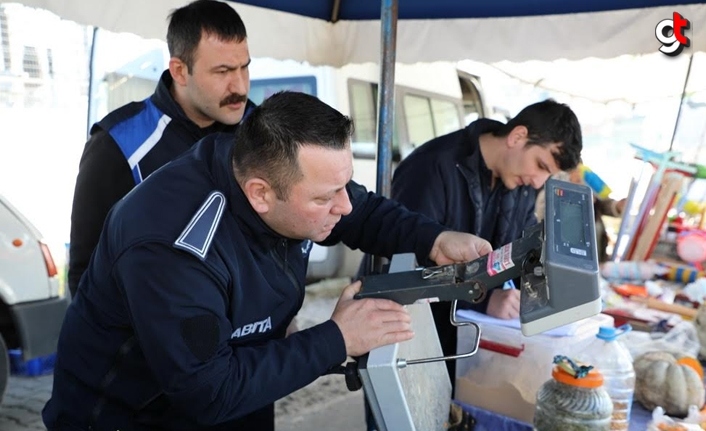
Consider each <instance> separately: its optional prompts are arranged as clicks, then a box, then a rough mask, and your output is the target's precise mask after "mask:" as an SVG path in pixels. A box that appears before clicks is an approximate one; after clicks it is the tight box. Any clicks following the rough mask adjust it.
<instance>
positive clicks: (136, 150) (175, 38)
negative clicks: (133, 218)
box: [69, 0, 253, 296]
mask: <svg viewBox="0 0 706 431" xmlns="http://www.w3.org/2000/svg"><path fill="white" fill-rule="evenodd" d="M167 45H168V47H169V53H170V56H171V59H170V60H169V69H168V70H165V71H164V73H162V76H161V78H160V80H159V83H158V85H157V88H156V90H155V92H154V94H153V95H152V96H150V97H149V98H147V99H145V100H143V101H141V102H133V103H129V104H127V105H125V106H123V107H121V108H118V109H116V110H115V111H113V112H111V113H110V114H108V115H107V116H106V117H105V118H103V119H102V120H101V121H100V122H98V123H97V124H95V125H94V126H93V128H92V129H91V136H90V138H89V139H88V142H87V143H86V146H85V148H84V151H83V155H82V157H81V162H80V165H79V172H78V177H77V179H76V187H75V190H74V200H73V208H72V212H71V243H70V250H69V289H70V291H71V295H72V296H75V295H76V289H77V288H78V283H79V280H80V278H81V276H82V275H83V273H84V271H85V270H86V268H87V267H88V262H89V260H90V257H91V253H93V250H94V249H95V247H96V244H97V243H98V238H99V236H100V231H101V227H102V226H103V222H104V221H105V218H106V215H107V214H108V211H109V210H110V208H111V207H112V206H113V205H114V204H115V203H116V202H117V201H119V200H120V199H121V198H122V197H123V196H125V195H126V194H127V193H128V192H129V191H130V190H132V188H133V187H135V186H136V185H138V184H140V183H141V182H142V181H143V180H144V179H145V178H147V176H148V175H150V174H151V173H152V172H154V171H155V170H157V169H159V168H160V167H161V166H162V165H164V164H166V163H167V162H169V161H171V160H172V159H174V158H176V156H178V155H180V154H182V153H183V152H184V151H186V150H188V149H189V148H191V146H192V145H193V144H194V143H195V142H196V141H198V140H199V139H201V138H203V137H204V136H206V135H208V134H210V133H213V132H234V131H235V128H236V127H237V124H238V123H239V122H240V120H241V119H242V118H243V116H244V115H245V114H246V113H247V112H248V111H249V110H250V109H252V107H253V104H252V102H250V101H249V100H248V98H247V94H248V91H249V90H250V76H249V72H248V65H249V64H250V53H249V51H248V43H247V34H246V30H245V25H244V24H243V21H242V20H241V19H240V16H239V15H238V13H237V12H235V10H234V9H233V8H232V7H230V6H229V5H227V4H226V3H223V2H219V1H215V0H197V1H195V2H193V3H190V4H188V5H186V6H184V7H181V8H179V9H176V10H175V11H174V12H173V13H172V14H171V16H170V22H169V28H168V31H167Z"/></svg>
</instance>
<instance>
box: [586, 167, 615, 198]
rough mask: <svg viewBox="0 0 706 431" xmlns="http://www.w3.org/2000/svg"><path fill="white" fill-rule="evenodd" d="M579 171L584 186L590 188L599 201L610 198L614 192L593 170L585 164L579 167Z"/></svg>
mask: <svg viewBox="0 0 706 431" xmlns="http://www.w3.org/2000/svg"><path fill="white" fill-rule="evenodd" d="M578 170H579V172H580V173H581V178H582V179H583V182H584V184H586V185H587V186H589V187H590V188H591V190H593V193H594V194H595V195H596V196H597V197H598V198H599V199H606V198H608V196H609V195H610V192H611V191H612V190H611V189H610V187H608V184H606V183H605V181H603V180H602V179H601V177H599V176H598V175H597V174H596V173H595V172H593V171H592V170H591V168H589V167H588V166H586V165H584V164H583V163H581V164H579V165H578Z"/></svg>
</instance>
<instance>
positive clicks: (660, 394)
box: [633, 351, 706, 417]
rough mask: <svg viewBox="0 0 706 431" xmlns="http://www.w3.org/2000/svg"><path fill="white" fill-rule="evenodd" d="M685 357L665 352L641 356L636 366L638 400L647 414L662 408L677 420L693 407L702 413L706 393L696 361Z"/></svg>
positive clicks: (635, 363)
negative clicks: (695, 364)
mask: <svg viewBox="0 0 706 431" xmlns="http://www.w3.org/2000/svg"><path fill="white" fill-rule="evenodd" d="M685 357H686V356H685V355H681V354H679V353H670V352H664V351H659V352H647V353H644V354H642V355H640V356H638V357H637V358H636V359H635V361H634V363H633V366H634V368H635V399H636V400H637V401H638V402H639V403H640V404H642V405H643V406H644V407H645V408H646V409H648V410H654V409H655V407H657V406H661V407H662V408H663V409H664V411H665V413H666V414H668V415H670V416H676V417H684V416H686V415H687V414H688V410H689V406H690V405H695V406H696V407H697V408H699V409H700V408H701V407H702V406H703V405H704V397H705V396H706V390H704V384H703V381H702V378H701V376H700V375H699V373H698V372H697V371H696V370H695V366H694V364H693V361H690V360H685V359H683V358H685ZM679 360H682V363H680V362H679Z"/></svg>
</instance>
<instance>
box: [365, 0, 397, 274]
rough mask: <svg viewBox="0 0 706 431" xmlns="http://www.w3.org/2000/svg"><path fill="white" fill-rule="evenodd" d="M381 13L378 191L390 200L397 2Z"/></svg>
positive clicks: (376, 261) (388, 0)
mask: <svg viewBox="0 0 706 431" xmlns="http://www.w3.org/2000/svg"><path fill="white" fill-rule="evenodd" d="M381 3H382V6H381V11H380V21H381V30H380V33H381V34H380V46H381V48H380V81H379V82H380V84H379V85H378V142H377V143H378V147H377V171H376V174H377V175H376V183H375V185H376V189H377V192H378V193H379V194H381V195H382V196H386V197H389V196H390V189H391V183H392V136H393V131H394V126H395V123H394V120H395V57H396V51H395V49H396V45H397V13H398V9H397V0H382V1H381ZM367 264H368V265H371V264H372V270H373V271H374V272H375V273H379V272H380V271H381V269H382V258H381V257H380V256H374V257H373V259H372V262H370V261H368V263H367Z"/></svg>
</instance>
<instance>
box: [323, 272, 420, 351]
mask: <svg viewBox="0 0 706 431" xmlns="http://www.w3.org/2000/svg"><path fill="white" fill-rule="evenodd" d="M361 286H362V283H361V282H360V281H356V282H355V283H353V284H350V285H348V286H346V288H345V289H344V290H343V293H341V297H340V298H339V299H338V303H337V304H336V308H335V309H334V310H333V314H332V315H331V320H333V321H334V322H336V324H337V325H338V328H339V329H340V330H341V333H342V334H343V339H344V341H345V342H346V353H347V354H348V355H349V356H360V355H362V354H365V353H368V352H369V351H371V350H373V349H375V348H377V347H380V346H384V345H386V344H393V343H399V342H402V341H407V340H409V339H411V338H412V337H413V336H414V332H412V326H411V322H412V319H411V317H410V316H409V313H408V312H407V310H406V309H405V308H404V307H403V306H402V305H400V304H398V303H396V302H394V301H391V300H389V299H371V298H366V299H353V296H354V295H355V294H356V293H358V291H360V288H361Z"/></svg>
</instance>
